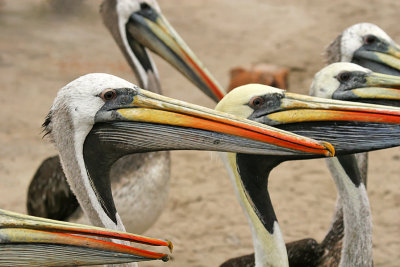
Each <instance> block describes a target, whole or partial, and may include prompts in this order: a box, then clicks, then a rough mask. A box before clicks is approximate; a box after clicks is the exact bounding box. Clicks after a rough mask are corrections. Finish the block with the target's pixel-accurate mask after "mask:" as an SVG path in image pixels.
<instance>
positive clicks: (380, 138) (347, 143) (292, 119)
mask: <svg viewBox="0 0 400 267" xmlns="http://www.w3.org/2000/svg"><path fill="white" fill-rule="evenodd" d="M275 97H277V96H275ZM279 98H280V99H279V101H277V102H279V104H277V105H275V106H274V107H272V108H271V107H266V108H260V109H258V110H257V111H255V112H254V113H253V114H252V115H251V116H250V117H249V119H252V120H255V121H258V122H261V123H265V124H268V125H273V126H275V127H278V128H280V129H283V130H286V131H291V132H294V133H297V134H300V135H304V136H308V137H310V138H314V139H317V140H323V141H326V142H329V143H332V144H333V146H334V147H335V151H336V154H337V155H342V154H349V153H357V152H365V151H370V150H376V149H383V148H388V147H393V146H398V145H400V125H399V123H400V109H399V108H396V107H389V106H380V105H372V104H365V103H358V102H357V103H356V102H349V101H339V100H332V99H324V98H317V97H311V96H305V95H299V94H293V93H284V94H283V95H279Z"/></svg>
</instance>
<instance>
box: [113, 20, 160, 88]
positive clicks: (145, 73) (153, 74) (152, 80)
mask: <svg viewBox="0 0 400 267" xmlns="http://www.w3.org/2000/svg"><path fill="white" fill-rule="evenodd" d="M125 24H126V21H124V19H123V18H122V17H121V16H119V17H118V30H119V35H120V40H118V38H115V37H114V38H115V40H116V41H117V43H118V45H119V47H120V48H121V50H122V52H123V54H124V55H125V58H126V59H127V61H128V63H129V65H130V66H131V67H132V69H133V71H134V72H135V74H136V78H137V79H138V82H139V85H140V87H141V88H143V89H146V90H149V91H152V92H155V93H158V94H161V85H160V81H159V76H158V71H157V67H156V65H155V64H154V61H153V59H152V58H151V56H150V55H149V53H148V50H147V49H146V48H145V47H143V46H141V45H139V46H140V47H141V49H143V51H142V53H143V54H144V55H145V57H146V58H147V59H148V61H149V64H150V65H151V68H149V69H146V68H144V67H143V66H142V64H141V63H140V61H139V59H138V58H137V57H136V55H135V53H134V52H133V51H132V49H131V46H130V44H129V41H128V37H127V33H126V27H125Z"/></svg>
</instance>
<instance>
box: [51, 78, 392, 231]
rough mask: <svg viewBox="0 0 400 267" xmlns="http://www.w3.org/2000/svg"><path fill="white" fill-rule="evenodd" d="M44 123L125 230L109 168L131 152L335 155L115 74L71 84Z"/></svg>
mask: <svg viewBox="0 0 400 267" xmlns="http://www.w3.org/2000/svg"><path fill="white" fill-rule="evenodd" d="M349 106H351V105H349ZM382 112H386V111H382ZM392 117H395V116H392ZM44 127H45V129H44V130H45V132H46V133H47V135H48V136H49V137H50V138H51V140H52V141H53V142H54V145H55V147H56V149H57V150H58V151H59V155H60V159H61V164H62V167H63V170H64V172H65V174H66V177H67V179H68V183H69V184H70V186H71V189H72V191H73V192H74V194H75V195H76V197H77V199H78V201H79V204H80V206H81V207H82V209H83V211H84V212H85V214H86V215H87V216H88V218H89V219H90V221H91V223H92V224H93V225H96V226H101V227H106V228H109V229H114V230H119V231H120V230H123V229H125V227H124V225H123V222H122V219H121V218H120V216H119V214H118V212H117V209H116V207H115V205H114V201H113V196H112V194H111V185H110V177H109V174H110V168H111V166H112V165H113V163H114V162H115V161H116V160H117V159H118V158H120V157H122V156H124V155H127V154H132V153H137V152H139V153H140V152H148V151H159V150H171V149H199V150H213V151H228V152H238V153H250V154H273V155H276V154H278V155H297V154H301V155H303V154H305V155H314V154H318V155H319V154H321V155H322V156H332V155H333V154H334V149H333V147H332V146H331V145H330V144H329V143H327V142H317V141H315V140H313V139H310V138H306V137H302V136H298V135H295V134H292V133H287V132H285V131H282V130H279V129H275V128H272V127H268V126H265V125H262V124H260V123H256V122H252V121H248V120H246V119H242V118H239V117H236V116H232V115H229V114H225V113H221V112H217V111H214V110H210V109H207V108H203V107H199V106H195V105H192V104H187V103H185V102H183V101H178V100H174V99H170V98H168V97H163V96H161V95H158V94H155V93H152V92H150V91H146V90H143V89H140V88H139V87H137V86H135V85H133V84H131V83H129V82H127V81H125V80H122V79H120V78H117V77H115V76H112V75H107V74H88V75H85V76H82V77H80V78H78V79H76V80H74V81H72V82H71V83H69V84H67V85H66V86H65V87H63V88H62V89H61V90H60V91H59V92H58V94H57V97H56V98H55V100H54V103H53V105H52V107H51V109H50V112H49V114H48V116H47V118H46V121H45V123H44Z"/></svg>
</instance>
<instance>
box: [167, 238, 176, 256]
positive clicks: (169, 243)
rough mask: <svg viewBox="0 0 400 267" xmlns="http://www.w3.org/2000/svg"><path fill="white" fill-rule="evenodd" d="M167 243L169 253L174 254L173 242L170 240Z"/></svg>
mask: <svg viewBox="0 0 400 267" xmlns="http://www.w3.org/2000/svg"><path fill="white" fill-rule="evenodd" d="M166 241H167V243H168V249H169V252H171V253H172V251H173V250H174V244H172V242H171V241H170V240H168V239H167V240H166Z"/></svg>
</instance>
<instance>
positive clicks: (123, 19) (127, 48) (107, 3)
mask: <svg viewBox="0 0 400 267" xmlns="http://www.w3.org/2000/svg"><path fill="white" fill-rule="evenodd" d="M100 13H101V15H102V17H103V22H104V24H105V25H106V27H107V28H108V29H109V31H110V32H111V34H112V35H113V37H114V39H115V41H116V42H117V44H118V45H119V47H120V49H121V50H122V52H123V53H124V55H125V57H126V59H127V60H128V62H129V63H130V65H131V67H132V68H133V69H134V70H135V72H136V74H137V77H139V82H140V86H141V87H143V88H146V89H149V90H151V91H154V92H157V93H160V91H159V84H158V79H155V78H157V77H158V74H157V70H156V68H155V65H154V63H153V61H152V59H151V58H150V56H149V55H148V53H147V49H146V48H148V49H150V50H152V51H153V52H154V53H156V54H158V55H159V56H161V57H162V58H163V59H164V60H166V61H167V62H169V63H170V64H171V65H172V66H174V67H175V68H176V69H177V70H178V71H180V72H181V73H182V74H183V75H184V76H186V77H187V78H188V79H189V80H190V81H191V82H192V83H193V84H195V85H196V86H197V87H198V88H199V89H201V90H202V91H203V92H204V93H205V94H207V95H208V96H209V97H211V98H212V99H214V100H215V101H218V100H219V99H221V98H222V97H223V96H224V94H225V93H224V90H223V89H222V87H221V86H220V85H219V84H218V83H217V81H216V80H215V79H214V78H213V77H212V76H211V74H210V73H209V72H208V70H207V69H206V68H205V67H204V66H203V64H202V63H201V62H200V60H199V59H198V58H197V57H196V55H195V54H194V53H193V52H192V51H191V50H190V48H189V47H188V46H187V45H186V43H185V42H184V41H183V39H182V38H181V37H180V36H179V35H178V33H177V32H176V31H175V30H174V28H173V27H172V26H171V25H170V24H169V22H168V21H167V19H166V18H165V17H164V16H163V15H162V13H161V9H160V7H159V6H158V4H157V2H156V1H155V0H104V1H103V3H102V5H101V9H100Z"/></svg>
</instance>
